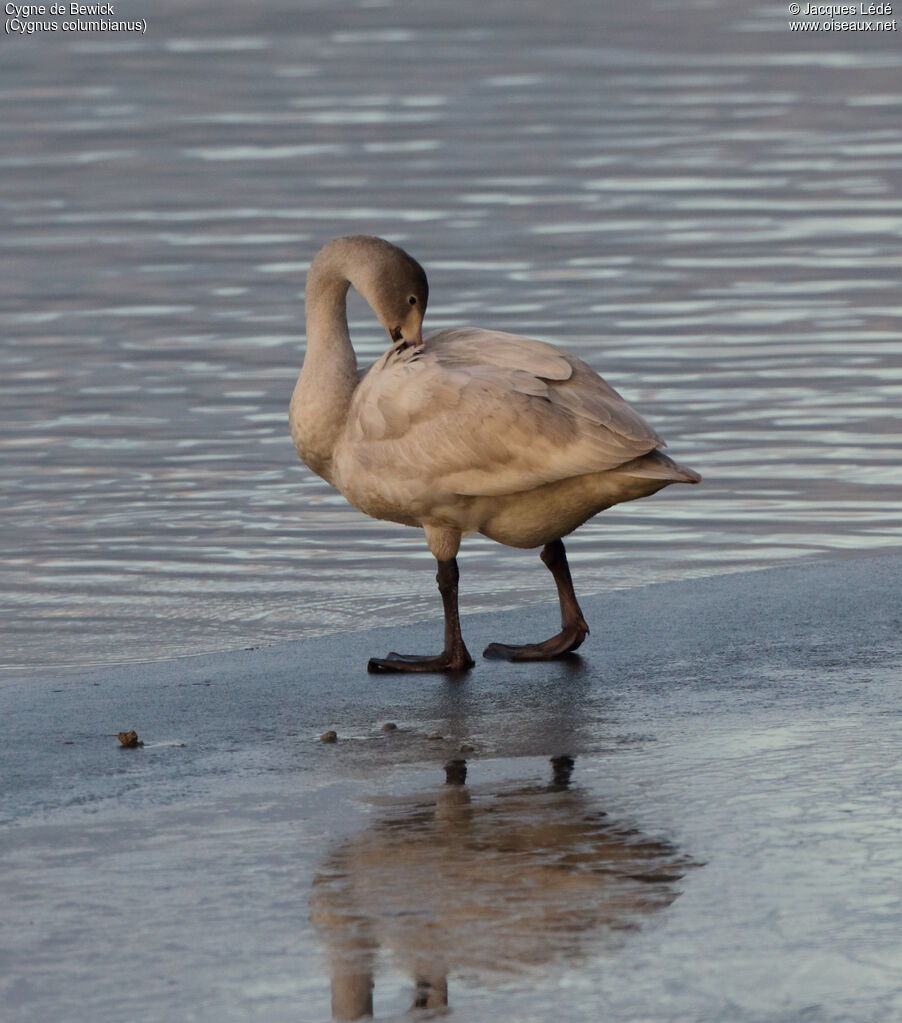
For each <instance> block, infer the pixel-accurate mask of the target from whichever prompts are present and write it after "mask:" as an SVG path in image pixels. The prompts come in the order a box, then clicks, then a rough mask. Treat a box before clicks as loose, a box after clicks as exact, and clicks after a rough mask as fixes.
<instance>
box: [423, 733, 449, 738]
mask: <svg viewBox="0 0 902 1023" xmlns="http://www.w3.org/2000/svg"><path fill="white" fill-rule="evenodd" d="M426 738H427V739H444V738H445V737H444V735H442V734H441V732H430V733H429V734H428V735H427V736H426Z"/></svg>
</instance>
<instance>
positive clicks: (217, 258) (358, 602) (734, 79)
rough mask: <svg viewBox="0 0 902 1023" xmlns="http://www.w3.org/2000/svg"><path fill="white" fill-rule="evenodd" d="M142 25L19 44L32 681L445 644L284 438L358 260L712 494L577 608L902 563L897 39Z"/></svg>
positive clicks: (339, 19) (358, 14) (681, 496)
mask: <svg viewBox="0 0 902 1023" xmlns="http://www.w3.org/2000/svg"><path fill="white" fill-rule="evenodd" d="M133 6H134V5H133V4H131V3H126V4H125V5H122V4H120V5H119V8H120V11H119V14H120V16H121V17H128V16H129V15H130V14H131V15H132V16H135V11H134V10H133V9H131V10H130V9H129V8H133ZM142 14H144V15H146V17H147V18H148V22H149V27H148V32H147V35H146V36H144V37H142V38H141V39H140V40H138V39H127V38H122V37H120V38H113V37H111V36H109V35H105V36H102V37H101V36H99V35H96V34H95V35H91V36H87V35H82V36H78V37H75V36H69V35H68V34H67V33H58V34H57V35H56V36H54V37H53V38H49V37H47V36H41V37H34V38H30V39H13V38H5V39H4V44H3V60H2V61H0V96H2V98H3V101H4V111H5V114H4V123H3V133H2V142H0V171H2V175H3V198H2V208H3V212H4V217H3V226H2V229H0V231H2V234H0V246H2V251H3V263H4V274H3V275H2V277H0V303H2V308H0V360H2V365H0V460H2V473H3V480H4V490H3V492H2V494H0V517H2V526H0V528H2V545H0V546H2V548H3V562H2V563H0V592H2V595H3V596H2V611H3V614H2V618H0V621H2V629H3V637H2V639H3V642H2V649H0V662H2V663H4V664H8V665H28V664H54V663H55V664H87V663H98V662H101V663H102V662H107V663H108V662H112V661H126V660H133V659H146V658H165V657H167V656H170V655H171V654H180V653H192V652H198V651H204V650H213V649H223V648H229V647H240V646H245V645H250V644H257V643H261V642H268V641H273V640H279V639H289V638H297V637H299V636H304V635H312V634H319V633H328V632H332V631H335V630H337V629H343V628H355V627H356V628H359V627H364V626H369V625H375V624H378V623H380V622H383V621H393V622H399V621H414V620H421V619H422V617H423V615H424V614H438V601H437V599H436V597H435V594H434V587H433V580H432V571H431V567H430V558H429V555H428V553H427V552H426V550H425V547H424V545H423V542H422V537H421V536H420V535H419V534H418V533H416V532H414V531H412V530H404V529H402V528H401V527H395V526H390V525H387V524H384V523H376V522H372V521H370V520H367V519H365V518H364V517H363V516H361V515H359V514H358V513H356V512H354V511H353V510H352V509H349V508H348V507H347V506H346V505H345V504H344V502H343V500H342V499H341V498H340V497H338V496H337V495H335V494H333V493H332V492H330V491H329V489H328V488H327V487H326V486H325V485H324V484H323V483H321V482H320V481H318V480H317V479H315V478H314V477H312V475H311V474H309V473H307V472H305V471H304V470H303V469H302V468H301V466H300V465H299V464H298V462H297V459H296V457H295V454H294V452H293V450H292V447H291V444H290V440H289V438H288V431H287V425H286V406H287V401H288V396H289V394H290V391H291V388H292V386H293V381H294V378H295V376H296V374H297V371H298V368H299V366H300V361H301V352H302V333H303V329H302V311H301V297H300V293H301V290H302V287H303V278H304V274H305V271H306V267H307V260H309V258H310V257H311V255H312V253H313V252H314V251H315V250H316V248H317V247H318V245H319V244H320V243H321V242H322V241H324V240H325V239H326V238H328V237H331V236H333V235H335V234H340V233H349V232H372V233H379V234H384V235H388V236H389V237H391V238H392V239H394V240H396V241H398V242H400V243H402V244H404V245H405V246H407V247H409V248H410V250H411V251H412V252H414V253H415V254H416V255H417V256H418V257H419V258H420V259H421V260H422V262H423V263H424V264H425V266H426V268H427V270H428V272H429V275H430V280H431V283H432V301H431V304H430V310H429V317H428V320H429V322H431V323H432V325H433V326H434V327H441V326H446V325H451V324H459V323H471V322H472V323H477V324H480V325H484V326H490V327H497V328H501V329H505V330H513V331H518V332H521V333H525V334H528V335H533V336H537V337H541V338H544V339H547V340H551V341H555V342H560V343H564V344H567V345H568V346H570V347H572V348H573V350H574V351H576V352H577V353H578V354H579V355H581V356H582V357H583V358H585V359H587V360H588V361H589V362H590V363H591V364H592V365H593V366H594V367H596V368H597V369H598V370H599V371H600V372H602V373H603V374H604V375H605V376H606V377H607V378H608V379H609V380H610V381H611V382H612V383H613V384H614V385H615V386H616V387H618V388H619V389H621V390H622V392H623V393H624V394H625V396H626V397H627V398H628V399H630V400H631V401H633V402H634V403H635V404H636V405H637V407H638V408H639V409H640V411H641V412H642V413H643V414H645V415H646V416H647V417H648V418H649V419H650V420H651V421H652V422H653V424H654V425H655V426H656V427H657V428H658V429H659V430H660V432H661V433H662V435H663V436H664V437H665V438H667V439H668V440H669V441H670V445H671V450H672V452H673V454H674V455H675V456H676V457H678V458H679V459H680V460H682V461H685V462H686V463H687V464H689V465H692V466H694V467H696V468H697V469H698V470H699V471H701V472H702V473H703V475H704V476H705V484H704V486H703V487H699V488H694V489H690V488H671V489H669V490H668V491H666V492H665V493H663V494H661V495H659V496H658V497H656V498H655V499H653V500H649V501H644V502H640V503H639V504H637V505H627V506H621V507H620V508H618V509H615V510H612V511H611V512H609V513H606V514H605V515H604V516H602V517H600V518H599V519H598V520H597V521H596V522H594V523H592V524H589V525H588V526H586V527H585V528H584V529H582V530H580V531H579V532H578V533H577V534H576V535H575V536H574V537H573V539H572V541H571V543H570V552H571V558H572V560H573V563H574V566H575V574H576V577H577V585H578V587H579V589H580V591H581V592H584V593H589V592H601V591H604V590H610V589H612V588H618V587H628V586H632V585H636V584H642V583H646V582H649V581H660V580H666V579H676V578H686V577H691V576H694V575H706V574H710V573H715V572H721V571H729V570H735V569H738V568H744V567H749V566H754V565H761V564H766V563H773V562H779V561H786V560H792V559H797V558H803V557H807V556H812V555H822V554H824V553H825V552H831V551H834V552H835V551H837V550H850V551H866V550H873V549H880V548H886V547H893V546H896V547H898V546H899V544H900V538H902V512H900V508H902V454H900V447H899V443H898V437H899V432H900V419H899V408H900V406H902V401H900V399H902V344H900V340H899V336H900V331H899V318H900V308H899V301H898V279H899V273H898V253H899V236H900V227H902V206H900V198H899V196H900V189H899V184H900V173H902V147H900V143H899V137H898V123H899V111H900V107H902V91H900V85H899V55H898V44H897V41H896V36H892V37H889V36H882V37H878V36H873V37H871V36H859V35H857V36H856V37H855V38H851V37H850V36H849V35H848V34H845V35H843V36H841V37H840V35H839V34H838V33H837V34H835V35H834V36H833V37H828V36H826V35H822V36H820V37H819V38H817V39H812V38H810V37H808V38H803V39H800V38H799V36H798V35H797V34H793V33H789V31H788V30H787V25H786V23H787V16H786V14H785V12H784V11H783V10H782V9H780V8H779V7H778V6H775V5H772V4H761V3H757V4H754V3H753V4H751V5H747V4H743V5H736V4H732V3H727V2H725V0H712V2H709V3H703V4H694V5H686V4H675V3H668V2H661V3H658V2H654V3H652V2H647V3H642V4H636V3H635V2H633V0H615V2H613V3H605V4H604V5H603V7H601V6H600V5H599V4H598V3H596V2H595V0H565V2H564V3H563V4H561V3H556V4H548V3H539V2H538V0H522V2H518V4H517V5H516V18H515V19H514V20H512V18H511V9H510V6H509V4H507V3H502V2H501V0H489V2H483V0H480V2H478V3H474V2H469V0H461V2H458V3H455V4H453V5H448V4H442V3H438V2H437V0H429V2H423V0H416V2H414V0H396V2H391V0H377V2H371V0H361V3H359V4H356V3H347V2H341V3H338V4H335V3H330V4H328V5H326V4H318V3H317V4H309V3H307V4H303V5H296V4H290V3H283V2H281V0H267V3H265V4H253V5H248V4H245V3H240V4H239V3H236V2H234V0H222V2H217V3H215V4H213V3H210V2H207V0H204V2H198V3H192V4H184V3H176V2H174V0H161V2H159V3H155V4H154V5H153V10H152V11H147V12H145V11H142ZM352 312H353V316H352V319H353V323H352V330H353V334H354V337H355V339H356V340H357V341H358V344H359V350H360V353H361V357H362V360H369V359H372V358H374V357H376V356H377V354H379V353H380V351H381V350H382V347H383V345H384V339H383V338H382V337H381V332H380V331H379V330H378V329H377V328H376V327H375V325H374V324H373V323H372V321H371V318H370V317H369V316H368V314H367V312H366V310H365V309H364V308H363V307H361V306H360V305H357V306H355V307H354V309H353V310H352ZM462 562H463V565H462V567H463V575H464V584H463V590H462V600H463V602H464V606H465V607H466V608H467V609H469V610H487V609H497V608H499V607H513V606H516V605H518V604H523V603H528V602H532V601H535V600H537V599H542V597H543V595H544V594H545V593H546V592H547V590H545V589H542V588H541V587H543V586H545V585H546V580H545V579H544V578H543V574H542V572H541V569H540V568H539V567H538V566H537V564H536V563H535V561H534V560H531V559H530V557H529V555H526V554H523V553H519V552H512V551H508V550H505V549H502V548H500V547H497V546H495V545H492V544H490V543H488V542H487V541H482V540H479V539H474V540H472V541H468V543H467V545H466V547H465V553H464V555H463V559H462ZM537 572H538V573H539V576H538V577H537V574H536V573H537ZM539 579H541V582H540V581H539ZM48 635H52V637H53V639H52V642H48V639H47V637H48Z"/></svg>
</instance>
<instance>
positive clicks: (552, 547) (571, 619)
mask: <svg viewBox="0 0 902 1023" xmlns="http://www.w3.org/2000/svg"><path fill="white" fill-rule="evenodd" d="M542 561H544V562H545V564H546V565H547V566H548V569H549V570H550V572H551V574H552V576H553V577H554V581H555V583H556V584H557V595H558V600H559V601H560V603H561V631H560V632H559V633H558V634H557V635H556V636H552V637H551V639H546V640H545V642H544V643H528V644H526V645H525V646H508V645H507V644H506V643H489V645H488V646H487V647H486V648H485V650H484V651H483V654H482V656H483V657H491V658H494V659H495V660H504V661H550V660H552V659H553V658H555V657H561V656H563V655H564V654H568V653H570V651H571V650H575V649H576V648H577V647H578V646H580V645H581V644H582V641H583V640H584V639H585V638H586V636H588V635H589V626H588V625H586V620H585V618H583V613H582V611H580V609H579V604H578V603H577V601H576V594H575V593H574V592H573V580H572V579H571V578H570V566H569V565H568V564H567V552H566V551H565V550H564V545H563V543H562V542H561V541H560V540H554V541H552V542H551V543H546V544H545V546H544V548H543V549H542Z"/></svg>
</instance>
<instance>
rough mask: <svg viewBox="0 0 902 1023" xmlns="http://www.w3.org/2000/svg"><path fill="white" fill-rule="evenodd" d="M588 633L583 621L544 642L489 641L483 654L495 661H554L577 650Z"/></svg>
mask: <svg viewBox="0 0 902 1023" xmlns="http://www.w3.org/2000/svg"><path fill="white" fill-rule="evenodd" d="M588 635H589V627H588V626H587V625H586V623H585V622H583V623H582V624H581V625H575V624H574V625H569V626H568V627H567V628H565V629H562V630H561V631H560V632H559V633H558V634H557V635H556V636H552V637H551V639H546V640H545V642H544V643H525V644H523V646H514V645H511V644H508V643H489V645H488V646H487V647H486V648H485V650H483V652H482V656H483V657H487V658H489V660H494V661H553V660H554V659H555V658H556V657H565V656H566V655H567V654H569V653H571V651H573V650H576V649H577V647H579V646H581V645H582V642H583V640H584V639H585V638H586V636H588Z"/></svg>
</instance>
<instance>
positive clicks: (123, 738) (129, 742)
mask: <svg viewBox="0 0 902 1023" xmlns="http://www.w3.org/2000/svg"><path fill="white" fill-rule="evenodd" d="M119 741H120V742H121V743H122V745H123V746H124V747H125V749H136V748H137V747H138V746H143V745H144V743H143V742H141V740H140V739H139V738H138V733H137V732H136V731H135V730H134V728H133V729H132V730H131V731H130V732H120V733H119Z"/></svg>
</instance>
